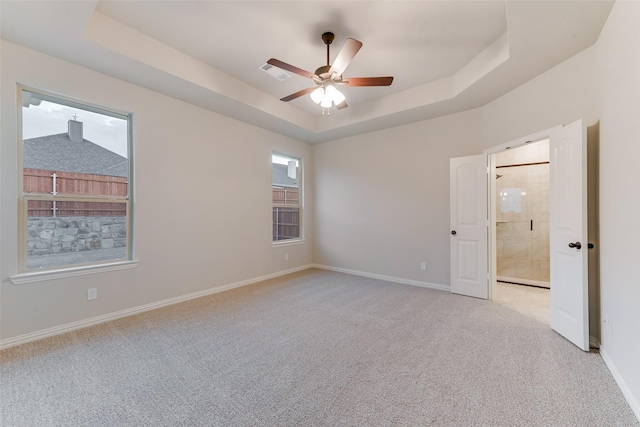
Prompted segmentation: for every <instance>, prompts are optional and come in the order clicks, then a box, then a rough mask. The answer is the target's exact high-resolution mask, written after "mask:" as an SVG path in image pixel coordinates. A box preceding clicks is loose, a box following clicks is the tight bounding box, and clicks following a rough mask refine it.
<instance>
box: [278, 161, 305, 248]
mask: <svg viewBox="0 0 640 427" xmlns="http://www.w3.org/2000/svg"><path fill="white" fill-rule="evenodd" d="M271 168H272V180H271V184H272V190H271V191H272V200H273V241H274V242H277V241H282V240H292V239H300V238H301V237H302V236H301V234H300V217H301V210H302V205H301V200H302V194H301V191H300V190H301V186H300V181H301V161H300V159H296V158H294V157H289V156H286V155H283V154H276V153H274V154H273V155H272V157H271Z"/></svg>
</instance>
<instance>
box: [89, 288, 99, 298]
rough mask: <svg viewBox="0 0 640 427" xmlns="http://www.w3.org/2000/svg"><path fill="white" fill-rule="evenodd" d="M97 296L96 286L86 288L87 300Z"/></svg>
mask: <svg viewBox="0 0 640 427" xmlns="http://www.w3.org/2000/svg"><path fill="white" fill-rule="evenodd" d="M96 298H98V288H89V289H87V300H88V301H91V300H94V299H96Z"/></svg>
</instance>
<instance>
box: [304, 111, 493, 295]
mask: <svg viewBox="0 0 640 427" xmlns="http://www.w3.org/2000/svg"><path fill="white" fill-rule="evenodd" d="M479 136H480V114H479V111H477V110H472V111H467V112H464V113H459V114H454V115H450V116H446V117H442V118H439V119H434V120H429V121H425V122H420V123H414V124H410V125H405V126H400V127H396V128H392V129H387V130H383V131H379V132H373V133H368V134H364V135H358V136H354V137H350V138H345V139H341V140H337V141H331V142H326V143H322V144H318V145H314V146H313V158H314V173H315V179H314V182H315V184H316V186H315V196H316V201H315V206H316V212H315V236H316V245H315V252H314V261H315V262H316V263H318V264H321V265H328V266H332V267H337V268H344V269H349V270H355V271H359V272H366V273H372V274H378V275H384V276H391V277H396V278H402V279H406V280H413V281H418V282H424V283H432V284H437V285H441V286H445V287H448V285H449V237H450V236H449V158H451V157H457V156H465V155H470V154H474V153H478V152H481V151H482V147H481V143H480V142H481V141H480V137H479ZM421 262H426V263H427V270H426V271H422V270H420V263H421Z"/></svg>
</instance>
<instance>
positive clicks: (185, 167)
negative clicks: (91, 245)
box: [0, 41, 313, 340]
mask: <svg viewBox="0 0 640 427" xmlns="http://www.w3.org/2000/svg"><path fill="white" fill-rule="evenodd" d="M1 54H2V58H1V59H2V64H1V66H2V69H1V71H2V73H1V74H2V76H1V78H2V81H1V84H2V86H1V88H2V93H1V99H0V102H1V107H2V130H1V132H2V134H1V137H2V145H1V148H0V159H1V162H2V163H1V175H0V180H1V181H0V184H1V186H0V197H1V200H2V205H1V210H0V213H1V219H0V236H1V247H0V249H1V255H2V256H1V263H0V277H1V280H2V283H1V285H0V286H1V291H2V293H1V297H2V298H1V309H0V311H1V319H0V328H1V329H0V337H1V338H2V340H7V339H9V338H13V337H16V336H21V335H24V334H28V333H34V332H38V331H42V330H45V329H47V328H53V327H58V326H60V325H66V324H69V323H72V322H78V321H83V320H86V319H90V318H94V317H96V316H101V315H107V314H110V313H114V312H117V311H120V310H126V309H131V308H135V307H139V306H143V305H145V304H150V303H154V302H157V301H161V300H165V299H169V298H175V297H178V296H182V295H186V294H189V293H193V292H199V291H204V290H207V289H211V288H216V287H220V286H224V285H229V284H232V283H235V282H238V281H244V280H249V279H252V278H257V277H261V276H264V275H269V274H273V273H277V272H280V271H285V270H288V269H291V268H295V267H300V266H303V265H308V264H310V263H311V262H312V259H311V255H312V250H311V243H312V241H313V236H312V228H311V224H312V211H313V209H312V206H313V204H312V202H313V190H312V189H313V182H312V176H313V174H312V173H311V172H312V162H311V149H310V146H309V145H308V144H305V143H301V142H298V141H295V140H292V139H290V138H287V137H284V136H281V135H278V134H275V133H271V132H268V131H265V130H262V129H259V128H256V127H253V126H249V125H246V124H244V123H241V122H238V121H235V120H232V119H229V118H226V117H224V116H221V115H218V114H214V113H212V112H210V111H207V110H204V109H201V108H197V107H194V106H192V105H189V104H186V103H184V102H181V101H177V100H175V99H173V98H169V97H167V96H164V95H160V94H158V93H155V92H151V91H149V90H146V89H143V88H141V87H139V86H135V85H132V84H128V83H125V82H122V81H120V80H117V79H114V78H110V77H107V76H105V75H102V74H99V73H96V72H94V71H90V70H88V69H85V68H81V67H78V66H76V65H73V64H70V63H68V62H65V61H61V60H58V59H54V58H52V57H49V56H46V55H43V54H40V53H36V52H34V51H31V50H28V49H25V48H22V47H19V46H17V45H15V44H11V43H7V42H4V41H3V42H2V50H1ZM17 82H20V83H22V84H25V85H30V86H33V87H35V88H41V89H45V90H48V91H52V92H56V93H61V94H64V95H67V96H70V97H75V98H78V99H83V100H89V101H91V102H93V103H98V104H102V105H105V106H109V107H112V108H116V109H120V110H124V111H130V112H132V113H133V114H134V132H135V181H134V184H135V249H136V258H137V259H139V260H140V263H139V265H138V267H136V268H134V269H129V270H121V271H113V272H107V273H99V274H91V275H85V276H77V277H71V278H65V279H58V280H50V281H45V282H37V283H30V284H23V285H13V284H11V283H10V282H9V281H8V277H9V276H11V275H13V274H15V273H16V272H17V250H16V246H17V231H16V223H17V200H18V198H17V193H16V192H17V181H16V179H17V169H16V163H17V162H16V158H17V157H16V156H17V152H16V150H17V143H16V141H17V135H16V83H17ZM272 150H277V151H279V152H283V153H289V154H291V155H294V156H299V157H302V158H303V160H304V167H305V175H304V180H305V182H306V184H307V187H306V189H307V192H306V194H305V208H306V209H305V216H304V225H305V229H304V232H305V235H306V237H307V242H306V244H301V245H294V246H286V247H277V248H273V247H272V244H271V152H272ZM222 201H224V202H222ZM169 202H170V203H169ZM185 212H188V215H187V216H186V217H185ZM166 227H170V228H171V233H172V239H173V242H172V248H173V250H171V251H167V250H166V248H167V245H166V244H165V242H164V240H165V239H166V233H165V232H164V231H163V230H165V228H166ZM203 230H204V231H203ZM285 253H287V254H288V255H289V259H288V260H286V261H285V259H284V254H285ZM90 287H96V288H97V289H98V299H97V300H95V301H87V288H90Z"/></svg>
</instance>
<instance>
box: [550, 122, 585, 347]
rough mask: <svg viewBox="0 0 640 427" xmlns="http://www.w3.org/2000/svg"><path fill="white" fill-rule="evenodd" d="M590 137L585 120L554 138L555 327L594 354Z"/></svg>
mask: <svg viewBox="0 0 640 427" xmlns="http://www.w3.org/2000/svg"><path fill="white" fill-rule="evenodd" d="M586 138H587V136H586V132H585V129H584V128H583V126H582V120H579V121H577V122H575V123H572V124H570V125H568V126H565V127H563V128H561V129H558V130H557V131H555V132H553V133H552V134H551V141H550V161H549V166H550V184H551V185H550V200H549V203H550V217H549V221H550V228H551V236H550V250H551V259H550V262H551V328H552V329H553V330H555V331H556V332H558V333H559V334H560V335H562V336H564V337H565V338H567V339H568V340H569V341H571V342H572V343H574V344H575V345H577V346H578V347H580V348H581V349H582V350H584V351H588V350H589V300H588V294H587V290H588V282H587V278H588V264H587V251H588V249H587V247H588V246H587V245H588V242H587V139H586Z"/></svg>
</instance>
